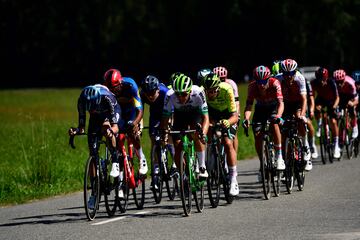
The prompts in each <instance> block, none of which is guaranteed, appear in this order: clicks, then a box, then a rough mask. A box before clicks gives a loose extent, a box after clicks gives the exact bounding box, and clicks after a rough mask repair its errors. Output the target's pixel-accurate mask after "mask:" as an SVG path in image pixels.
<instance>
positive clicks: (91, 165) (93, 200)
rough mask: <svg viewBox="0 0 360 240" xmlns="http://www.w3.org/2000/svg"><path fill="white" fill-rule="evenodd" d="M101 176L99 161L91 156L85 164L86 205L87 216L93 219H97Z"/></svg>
mask: <svg viewBox="0 0 360 240" xmlns="http://www.w3.org/2000/svg"><path fill="white" fill-rule="evenodd" d="M100 195H101V192H100V176H99V171H98V169H97V161H96V159H95V158H94V157H91V156H90V157H89V159H88V160H87V162H86V165H85V174H84V206H85V213H86V217H87V218H88V219H89V220H90V221H92V220H94V219H95V216H96V212H97V210H98V209H99V202H100Z"/></svg>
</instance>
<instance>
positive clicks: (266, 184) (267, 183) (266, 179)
mask: <svg viewBox="0 0 360 240" xmlns="http://www.w3.org/2000/svg"><path fill="white" fill-rule="evenodd" d="M270 161H271V160H270V156H269V148H268V145H267V142H266V141H262V145H261V158H260V172H261V178H262V187H263V193H264V197H265V199H266V200H269V199H270V198H271V171H269V169H270V168H269V167H270V166H269V165H268V163H269V162H270Z"/></svg>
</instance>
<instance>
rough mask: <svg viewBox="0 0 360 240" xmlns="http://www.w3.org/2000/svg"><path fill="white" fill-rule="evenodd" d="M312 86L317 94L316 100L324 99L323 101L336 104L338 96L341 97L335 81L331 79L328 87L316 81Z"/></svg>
mask: <svg viewBox="0 0 360 240" xmlns="http://www.w3.org/2000/svg"><path fill="white" fill-rule="evenodd" d="M311 86H312V88H313V92H314V93H315V92H316V95H317V97H316V98H319V99H322V101H323V100H324V101H327V102H334V101H335V100H336V98H337V96H339V93H338V89H337V86H336V84H335V81H334V79H329V80H328V81H327V84H326V85H322V84H321V81H318V80H314V81H312V82H311ZM314 95H315V94H314Z"/></svg>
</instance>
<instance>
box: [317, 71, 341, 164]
mask: <svg viewBox="0 0 360 240" xmlns="http://www.w3.org/2000/svg"><path fill="white" fill-rule="evenodd" d="M315 77H316V78H315V80H314V81H312V82H311V86H312V89H313V92H314V95H315V94H316V98H315V119H316V121H317V125H318V128H317V130H316V136H317V137H320V134H321V133H320V131H321V125H322V117H321V109H322V108H326V109H327V110H326V112H327V115H328V116H329V117H330V119H331V120H330V129H331V133H332V136H333V142H334V158H339V157H340V147H339V128H338V124H337V121H336V118H337V107H338V105H339V101H340V98H339V93H338V89H337V86H336V84H335V81H334V79H333V78H330V77H329V71H328V70H327V69H326V68H324V67H320V68H319V69H318V70H316V72H315Z"/></svg>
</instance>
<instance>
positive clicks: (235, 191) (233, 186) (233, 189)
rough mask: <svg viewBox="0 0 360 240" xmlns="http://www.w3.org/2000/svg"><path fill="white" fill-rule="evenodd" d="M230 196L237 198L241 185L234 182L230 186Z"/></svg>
mask: <svg viewBox="0 0 360 240" xmlns="http://www.w3.org/2000/svg"><path fill="white" fill-rule="evenodd" d="M229 193H230V195H231V196H233V197H235V196H237V195H238V194H239V184H238V183H237V181H236V182H232V183H231V184H230V191H229Z"/></svg>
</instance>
